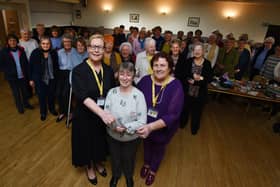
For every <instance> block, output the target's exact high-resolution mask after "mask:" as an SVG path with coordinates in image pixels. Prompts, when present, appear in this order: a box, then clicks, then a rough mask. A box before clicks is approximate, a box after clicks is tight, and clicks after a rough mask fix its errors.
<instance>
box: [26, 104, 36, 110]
mask: <svg viewBox="0 0 280 187" xmlns="http://www.w3.org/2000/svg"><path fill="white" fill-rule="evenodd" d="M24 108H27V109H30V110H32V109H34V107H33V106H32V105H30V104H27V105H25V106H24Z"/></svg>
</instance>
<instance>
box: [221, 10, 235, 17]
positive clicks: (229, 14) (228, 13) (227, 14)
mask: <svg viewBox="0 0 280 187" xmlns="http://www.w3.org/2000/svg"><path fill="white" fill-rule="evenodd" d="M236 15H237V12H236V11H234V10H226V11H224V16H225V17H226V18H227V19H232V18H235V17H236Z"/></svg>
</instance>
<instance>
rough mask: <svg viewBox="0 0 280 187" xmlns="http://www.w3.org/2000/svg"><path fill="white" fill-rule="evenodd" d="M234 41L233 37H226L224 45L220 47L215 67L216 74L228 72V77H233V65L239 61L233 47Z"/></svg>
mask: <svg viewBox="0 0 280 187" xmlns="http://www.w3.org/2000/svg"><path fill="white" fill-rule="evenodd" d="M234 43H235V39H234V38H227V39H226V40H225V47H222V48H220V50H219V55H218V59H217V63H216V67H215V73H216V74H218V75H222V74H224V73H228V75H229V77H231V78H233V77H234V73H235V66H236V65H237V64H238V61H239V54H238V51H237V50H236V49H235V48H234Z"/></svg>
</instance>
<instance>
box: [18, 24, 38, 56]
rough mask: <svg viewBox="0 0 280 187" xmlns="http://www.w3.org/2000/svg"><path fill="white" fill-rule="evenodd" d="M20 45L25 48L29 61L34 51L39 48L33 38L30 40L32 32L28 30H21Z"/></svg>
mask: <svg viewBox="0 0 280 187" xmlns="http://www.w3.org/2000/svg"><path fill="white" fill-rule="evenodd" d="M19 45H20V46H22V47H23V48H24V51H25V53H26V56H27V58H28V60H29V58H30V55H31V53H32V51H33V50H34V49H36V48H37V47H39V45H38V43H37V41H36V40H35V39H33V38H30V32H29V30H28V29H26V28H25V29H21V30H20V40H19Z"/></svg>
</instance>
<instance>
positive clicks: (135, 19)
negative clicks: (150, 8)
mask: <svg viewBox="0 0 280 187" xmlns="http://www.w3.org/2000/svg"><path fill="white" fill-rule="evenodd" d="M139 18H140V14H134V13H133V14H129V22H130V23H139Z"/></svg>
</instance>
